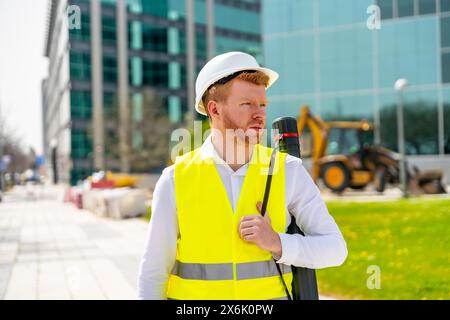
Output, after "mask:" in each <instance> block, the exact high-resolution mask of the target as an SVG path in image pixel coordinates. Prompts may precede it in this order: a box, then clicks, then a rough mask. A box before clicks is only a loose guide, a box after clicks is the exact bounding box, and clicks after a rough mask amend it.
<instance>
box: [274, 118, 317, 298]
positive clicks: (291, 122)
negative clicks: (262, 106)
mask: <svg viewBox="0 0 450 320" xmlns="http://www.w3.org/2000/svg"><path fill="white" fill-rule="evenodd" d="M272 129H274V130H277V131H278V132H277V136H276V137H275V138H276V139H277V140H278V141H279V150H280V151H281V152H285V153H287V154H290V155H291V156H294V157H297V158H300V156H301V153H300V143H299V137H298V130H297V120H295V119H294V118H291V117H281V118H277V119H275V120H273V122H272ZM287 233H289V234H295V233H298V234H301V235H302V236H305V234H304V233H303V232H302V231H301V230H300V228H299V227H298V226H297V224H296V223H295V218H294V217H292V221H291V224H290V225H289V227H288V232H287ZM292 274H293V280H292V295H293V297H294V300H319V292H318V290H317V279H316V271H315V270H314V269H308V268H302V267H294V266H292Z"/></svg>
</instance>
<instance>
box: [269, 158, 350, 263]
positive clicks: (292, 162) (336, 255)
mask: <svg viewBox="0 0 450 320" xmlns="http://www.w3.org/2000/svg"><path fill="white" fill-rule="evenodd" d="M285 174H286V201H287V207H288V210H289V213H290V214H291V215H292V216H293V217H294V218H295V221H296V224H297V225H298V227H299V228H300V229H301V230H302V231H303V233H304V234H305V236H302V235H300V234H287V233H279V235H280V239H281V246H282V256H281V257H280V259H279V260H278V261H277V262H278V263H284V264H287V265H293V266H298V267H306V268H310V269H320V268H327V267H334V266H339V265H341V264H342V263H344V261H345V259H346V258H347V245H346V243H345V240H344V237H343V236H342V233H341V231H340V230H339V227H338V226H337V224H336V222H335V221H334V219H333V217H332V216H331V215H330V214H329V212H328V209H327V207H326V205H325V202H324V201H323V199H322V197H321V195H320V191H319V188H318V187H317V186H316V184H315V183H314V181H313V180H312V178H311V176H310V175H309V173H308V172H307V171H306V169H305V168H304V166H303V165H302V162H301V160H300V159H298V158H295V157H292V156H287V157H286V172H285Z"/></svg>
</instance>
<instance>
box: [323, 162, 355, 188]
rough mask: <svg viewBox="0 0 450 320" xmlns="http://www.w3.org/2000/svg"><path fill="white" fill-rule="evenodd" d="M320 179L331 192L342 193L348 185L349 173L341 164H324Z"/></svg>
mask: <svg viewBox="0 0 450 320" xmlns="http://www.w3.org/2000/svg"><path fill="white" fill-rule="evenodd" d="M321 178H322V181H323V183H324V184H325V186H326V187H327V188H328V189H330V190H331V191H333V192H342V191H344V190H345V188H347V187H348V186H349V185H350V180H351V177H350V172H349V170H348V169H347V167H346V166H345V165H344V164H343V163H341V162H331V163H326V164H324V165H323V166H322V174H321Z"/></svg>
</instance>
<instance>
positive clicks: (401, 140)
mask: <svg viewBox="0 0 450 320" xmlns="http://www.w3.org/2000/svg"><path fill="white" fill-rule="evenodd" d="M407 85H408V81H407V80H406V79H403V78H400V79H398V80H397V81H396V82H395V85H394V88H395V91H397V139H398V140H397V141H398V151H399V153H400V185H401V189H402V193H403V197H404V198H406V197H408V187H407V183H406V162H405V130H404V124H403V97H402V91H403V90H404V89H405V87H406V86H407Z"/></svg>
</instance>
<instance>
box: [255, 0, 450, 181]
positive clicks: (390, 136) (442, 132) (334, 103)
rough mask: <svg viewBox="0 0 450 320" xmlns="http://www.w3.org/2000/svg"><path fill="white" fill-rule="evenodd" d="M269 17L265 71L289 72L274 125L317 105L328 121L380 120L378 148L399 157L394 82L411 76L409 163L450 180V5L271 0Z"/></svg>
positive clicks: (283, 77)
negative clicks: (377, 12) (278, 119)
mask: <svg viewBox="0 0 450 320" xmlns="http://www.w3.org/2000/svg"><path fill="white" fill-rule="evenodd" d="M371 5H377V6H378V8H379V9H380V18H381V20H380V28H379V29H377V28H376V24H374V23H373V22H374V20H373V17H374V16H373V14H374V11H373V10H374V9H373V7H370V6H371ZM262 16H263V43H264V45H263V48H264V50H263V53H264V57H265V63H266V65H267V66H268V67H270V68H273V69H275V70H277V71H278V72H279V73H280V80H278V82H277V83H276V84H274V86H273V87H272V88H271V89H270V90H269V102H270V106H269V109H268V123H270V122H271V120H272V119H274V118H276V117H279V116H294V117H297V116H298V115H299V107H300V106H302V105H309V106H310V108H311V109H312V111H313V113H315V114H318V115H320V116H321V117H322V118H323V119H324V120H361V119H367V120H369V121H372V122H373V123H374V124H375V126H376V129H375V134H374V139H375V142H376V143H378V144H381V145H383V146H386V147H388V148H391V149H393V150H397V126H396V123H397V118H396V106H397V101H398V95H397V93H396V91H395V89H394V83H395V81H396V80H397V79H399V78H406V79H407V80H408V82H409V85H408V86H407V87H406V88H405V89H404V91H403V92H402V100H403V104H404V107H405V109H404V117H405V139H406V153H407V154H408V155H409V156H408V158H409V160H410V161H411V162H413V163H416V164H417V165H418V166H419V167H421V168H425V169H426V168H431V167H434V168H436V167H440V168H443V169H445V170H447V171H448V172H446V180H447V182H450V157H449V156H448V155H449V154H450V1H448V0H378V1H373V0H346V1H339V0H283V1H277V0H263V1H262Z"/></svg>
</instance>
